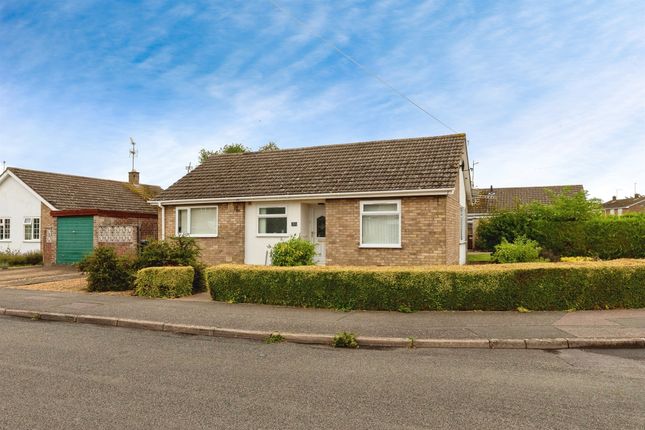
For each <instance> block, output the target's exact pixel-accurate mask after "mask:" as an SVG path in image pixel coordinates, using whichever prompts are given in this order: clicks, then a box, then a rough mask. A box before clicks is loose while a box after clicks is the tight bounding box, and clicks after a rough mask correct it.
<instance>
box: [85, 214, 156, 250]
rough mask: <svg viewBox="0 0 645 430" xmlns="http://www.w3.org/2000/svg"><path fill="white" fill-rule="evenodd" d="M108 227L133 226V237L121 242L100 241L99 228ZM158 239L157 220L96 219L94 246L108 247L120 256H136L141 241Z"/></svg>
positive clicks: (100, 217)
mask: <svg viewBox="0 0 645 430" xmlns="http://www.w3.org/2000/svg"><path fill="white" fill-rule="evenodd" d="M107 226H132V227H134V228H133V231H132V236H131V237H129V238H127V239H128V240H125V239H124V240H123V241H119V242H101V241H100V240H99V235H98V232H99V228H100V227H107ZM156 237H157V219H156V218H136V217H128V218H118V217H105V216H95V217H94V246H95V247H96V246H108V247H110V248H113V249H114V250H115V251H116V252H117V254H119V255H134V254H136V253H137V249H138V245H139V242H140V241H141V240H152V239H156Z"/></svg>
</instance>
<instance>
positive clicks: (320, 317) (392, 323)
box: [0, 288, 645, 348]
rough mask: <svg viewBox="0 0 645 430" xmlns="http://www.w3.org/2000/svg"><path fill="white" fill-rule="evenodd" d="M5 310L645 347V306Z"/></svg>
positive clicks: (13, 296) (496, 342)
mask: <svg viewBox="0 0 645 430" xmlns="http://www.w3.org/2000/svg"><path fill="white" fill-rule="evenodd" d="M2 309H5V310H6V311H4V312H3V311H2ZM2 313H5V314H6V315H13V316H25V317H28V318H40V319H55V320H63V321H75V322H89V323H95V324H103V325H113V326H119V325H120V326H128V327H139V328H145V329H151V330H161V331H176V332H184V333H191V332H192V333H199V334H208V335H211V336H224V337H246V338H253V339H263V338H266V337H267V336H268V335H269V334H270V333H272V332H277V333H280V334H282V335H283V336H284V337H285V338H286V339H287V340H290V341H294V342H298V341H302V342H303V343H322V344H329V343H330V340H331V338H332V337H333V335H334V334H336V333H338V332H342V331H347V332H352V333H354V334H356V335H357V336H358V337H359V341H360V342H359V343H361V344H362V345H363V346H393V347H395V346H401V347H407V346H411V345H410V342H411V341H410V338H413V339H414V346H417V347H421V346H429V347H438V346H447V347H475V348H488V347H491V348H495V347H497V348H538V347H540V348H569V347H589V346H612V345H613V346H632V347H645V309H621V310H602V311H578V312H528V313H519V312H477V311H475V312H465V311H441V312H436V311H433V312H414V313H400V312H379V311H349V312H343V311H335V310H329V309H305V308H294V307H282V306H271V305H256V304H229V303H223V302H214V301H212V300H210V297H209V296H208V294H206V293H202V294H198V295H195V296H191V297H189V298H184V299H179V300H178V299H175V300H167V299H149V298H142V297H134V296H106V295H101V294H87V293H69V292H50V291H33V290H20V289H8V288H0V314H2ZM48 313H49V314H52V315H46V314H48ZM88 317H89V318H88ZM119 320H123V321H122V322H121V323H119ZM137 321H139V322H141V323H140V324H137V323H136V322H137ZM187 327H188V328H187ZM190 327H197V328H196V329H194V330H191V329H190ZM290 335H293V336H290ZM301 335H302V336H301ZM298 336H300V338H299V337H298ZM618 340H620V342H618V343H617V341H618ZM426 341H428V342H426ZM424 344H425V345H424ZM603 344H604V345H603Z"/></svg>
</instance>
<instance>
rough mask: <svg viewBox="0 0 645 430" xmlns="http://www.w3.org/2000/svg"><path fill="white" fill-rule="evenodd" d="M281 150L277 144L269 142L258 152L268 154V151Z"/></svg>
mask: <svg viewBox="0 0 645 430" xmlns="http://www.w3.org/2000/svg"><path fill="white" fill-rule="evenodd" d="M279 149H280V148H278V145H277V144H276V143H275V142H271V141H269V143H267V144H266V145H263V146H260V149H259V150H258V151H260V152H266V151H278V150H279Z"/></svg>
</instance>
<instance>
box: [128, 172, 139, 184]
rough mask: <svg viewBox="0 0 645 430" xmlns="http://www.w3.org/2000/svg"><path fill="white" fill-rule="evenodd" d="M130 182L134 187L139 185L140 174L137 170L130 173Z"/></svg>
mask: <svg viewBox="0 0 645 430" xmlns="http://www.w3.org/2000/svg"><path fill="white" fill-rule="evenodd" d="M128 182H129V183H131V184H132V185H139V172H137V171H136V170H133V171H131V172H128Z"/></svg>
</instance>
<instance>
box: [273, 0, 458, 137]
mask: <svg viewBox="0 0 645 430" xmlns="http://www.w3.org/2000/svg"><path fill="white" fill-rule="evenodd" d="M269 3H271V4H272V5H273V6H274V7H275V8H276V9H278V10H279V11H280V12H282V13H284V14H285V15H287V16H289V17H291V18H293V19H295V20H296V21H298V22H299V23H300V24H302V25H304V26H305V27H306V26H307V23H306V22H305V21H303V20H302V19H300V18H299V17H297V16H296V15H294V14H292V13H291V12H289V11H288V10H286V9H285V8H283V7H282V6H280V5H279V4H278V3H277V2H276V1H275V0H269ZM314 36H316V37H317V38H318V39H320V40H322V41H323V42H325V43H327V44H329V45H331V47H332V48H334V50H335V51H336V52H338V53H339V54H340V55H342V56H343V57H345V59H347V60H349V61H350V62H352V63H354V64H355V65H356V66H357V67H359V68H360V69H361V70H362V71H363V72H365V73H367V74H368V75H370V76H372V77H373V78H374V79H376V80H378V81H379V82H380V83H382V84H383V85H385V86H386V87H388V88H389V89H390V90H391V91H392V92H394V93H395V94H396V95H398V96H399V97H401V98H403V99H404V100H405V101H407V102H408V103H410V104H412V105H413V106H415V107H416V108H417V109H419V110H420V111H421V112H423V113H425V114H426V115H428V116H429V117H430V118H432V119H434V120H435V121H437V122H438V123H439V124H441V125H443V126H444V127H446V128H447V129H448V130H450V131H452V132H453V133H457V131H456V130H455V129H454V128H452V127H450V126H449V125H448V124H446V123H445V122H443V121H442V120H440V119H439V118H437V117H436V116H434V115H433V114H431V113H430V112H428V111H427V110H426V109H425V108H424V107H423V106H421V105H419V104H418V103H417V102H415V101H414V100H412V99H411V98H410V97H408V96H406V95H405V94H404V93H402V92H401V91H399V90H398V89H396V88H395V87H394V86H393V85H392V84H390V83H389V82H388V81H386V80H385V79H383V78H382V77H381V76H379V75H378V74H377V73H375V72H372V71H371V70H370V69H368V68H367V67H366V66H364V65H363V64H361V63H360V62H358V60H356V59H354V58H353V57H352V56H351V55H349V54H348V53H346V52H345V51H343V50H342V49H340V48H339V47H338V46H337V45H336V44H334V42H332V41H331V40H330V39H328V38H326V37H324V36H322V35H319V34H314Z"/></svg>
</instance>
